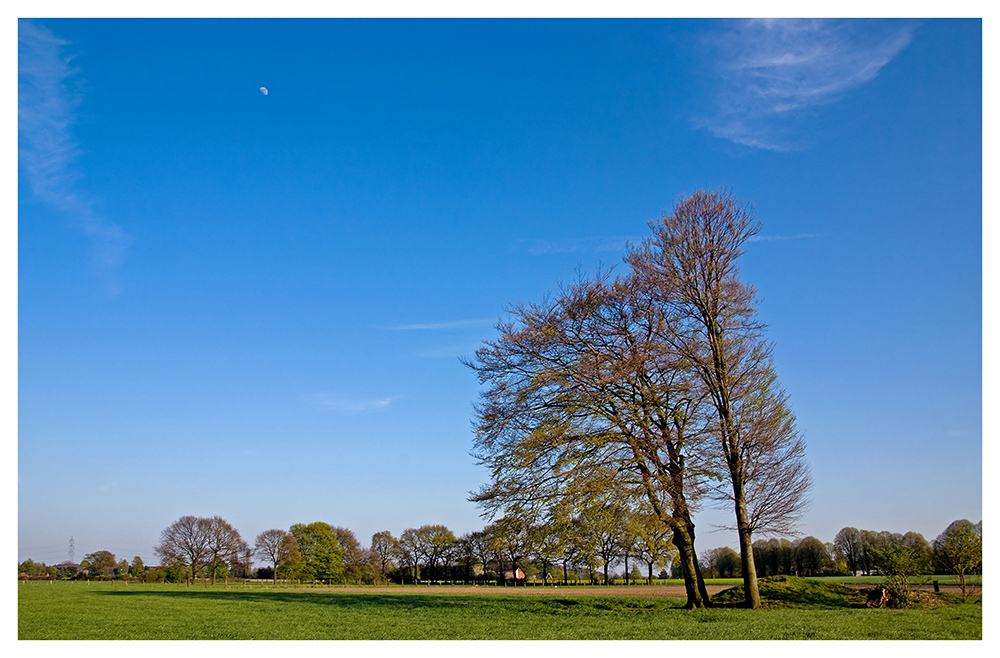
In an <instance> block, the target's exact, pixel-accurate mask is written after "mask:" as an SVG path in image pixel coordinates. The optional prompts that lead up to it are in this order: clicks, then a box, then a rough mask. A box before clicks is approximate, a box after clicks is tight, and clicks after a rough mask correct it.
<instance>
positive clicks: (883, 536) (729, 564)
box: [701, 519, 983, 589]
mask: <svg viewBox="0 0 1000 658" xmlns="http://www.w3.org/2000/svg"><path fill="white" fill-rule="evenodd" d="M754 560H755V562H756V568H757V573H758V574H759V575H761V576H775V575H782V574H784V575H794V576H804V577H809V576H847V575H857V574H865V575H871V574H892V573H893V572H900V571H903V572H906V575H919V574H932V573H937V574H957V575H958V576H959V579H960V584H961V585H962V587H963V589H964V588H965V576H967V575H970V574H981V573H982V570H983V522H982V521H980V522H979V523H972V522H970V521H968V520H966V519H961V520H958V521H955V522H953V523H951V524H950V525H949V526H948V527H947V528H945V530H944V531H943V532H942V533H941V534H940V535H938V536H937V537H936V538H935V539H934V541H933V542H928V541H927V540H926V539H925V538H924V536H923V535H921V534H920V533H919V532H907V533H906V534H900V533H898V532H897V533H894V532H888V531H882V532H875V531H872V530H858V529H857V528H851V527H847V528H844V529H842V530H841V531H840V532H838V533H837V536H836V537H834V539H833V541H832V542H827V543H824V542H822V541H820V540H819V539H817V538H816V537H812V536H809V537H803V538H801V539H797V540H795V541H790V540H788V539H778V538H772V539H768V540H763V539H762V540H758V541H757V542H755V543H754ZM701 566H702V570H703V572H704V574H705V576H706V577H709V578H738V577H739V576H740V556H739V553H737V552H736V551H734V550H733V549H732V548H729V547H728V546H724V547H722V548H716V549H712V550H710V551H705V552H704V553H702V556H701Z"/></svg>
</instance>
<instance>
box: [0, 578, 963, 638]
mask: <svg viewBox="0 0 1000 658" xmlns="http://www.w3.org/2000/svg"><path fill="white" fill-rule="evenodd" d="M482 589H483V591H482V592H470V591H469V590H468V589H464V588H463V589H461V590H456V592H455V593H438V592H434V593H424V592H421V591H420V589H419V588H413V587H405V588H399V589H398V591H386V590H380V591H375V590H373V591H357V590H354V591H350V590H342V591H338V590H336V589H332V590H330V589H292V588H268V589H264V588H261V587H241V586H239V585H231V586H229V587H228V588H227V587H226V586H225V585H222V584H219V585H215V586H207V585H196V586H193V587H190V588H189V587H186V586H185V585H161V584H134V583H133V584H128V585H124V584H122V583H116V584H110V583H107V582H104V583H97V582H94V583H89V584H88V583H85V582H54V583H49V582H30V581H29V582H20V583H19V584H18V622H17V623H18V639H21V640H55V639H75V640H85V639H93V640H194V639H204V640H299V639H301V640H306V639H310V640H673V639H684V640H726V639H737V640H755V639H761V640H786V639H787V640H807V639H817V640H819V639H827V640H911V639H912V640H930V639H982V605H980V604H976V603H968V604H956V605H948V606H942V607H938V608H934V609H929V610H888V609H881V610H872V609H866V608H846V607H841V608H834V607H825V606H824V605H822V604H817V605H811V604H805V605H803V606H802V607H797V608H775V609H768V610H742V609H738V608H713V609H708V610H698V611H688V610H684V609H682V606H683V604H684V601H683V600H682V599H674V598H666V597H649V596H628V595H621V596H615V595H610V594H611V593H613V592H614V589H615V588H610V590H609V595H608V596H603V595H594V594H590V595H584V594H581V593H579V592H576V593H574V589H575V588H568V589H566V590H565V593H563V590H560V592H559V593H558V594H556V593H554V592H550V593H547V594H544V595H542V594H524V593H522V594H507V593H503V591H502V589H499V588H489V589H487V588H482Z"/></svg>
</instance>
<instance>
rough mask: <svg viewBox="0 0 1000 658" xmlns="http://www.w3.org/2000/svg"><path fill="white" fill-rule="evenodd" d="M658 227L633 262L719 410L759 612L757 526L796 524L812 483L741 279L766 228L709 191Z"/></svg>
mask: <svg viewBox="0 0 1000 658" xmlns="http://www.w3.org/2000/svg"><path fill="white" fill-rule="evenodd" d="M650 225H651V228H652V229H653V235H652V236H651V237H650V238H648V239H647V240H645V241H644V242H643V243H642V244H640V245H639V246H638V247H636V248H634V249H632V250H631V251H630V252H629V254H628V256H627V258H626V260H627V262H628V263H629V265H630V266H631V267H632V270H633V272H634V275H635V277H636V280H637V282H638V289H639V290H640V291H641V293H642V294H645V295H648V296H649V297H650V299H651V300H653V301H654V302H656V304H657V305H658V306H659V307H660V308H662V309H663V311H664V312H665V313H666V314H667V315H668V317H670V318H672V319H674V320H675V321H674V322H671V323H670V324H669V325H665V328H666V329H667V332H665V333H663V334H662V337H663V339H664V340H665V341H666V342H668V343H669V344H670V345H671V346H672V347H673V348H674V349H676V350H677V352H678V353H679V354H681V355H682V356H683V357H684V359H685V360H686V361H687V362H688V363H689V364H690V366H691V367H692V368H693V370H694V371H695V372H697V374H698V375H699V378H700V380H701V383H702V385H703V386H704V388H705V390H706V391H707V393H708V395H709V399H710V400H711V403H712V406H713V407H714V411H715V420H716V427H715V434H716V436H717V438H718V447H719V450H718V453H717V454H718V456H719V459H720V461H721V463H722V465H723V466H724V472H727V475H728V481H729V487H730V490H731V493H730V494H729V496H730V498H731V501H732V504H733V508H734V512H735V521H736V524H735V528H736V532H737V535H738V537H739V544H740V558H741V571H742V574H743V585H744V592H745V596H746V605H747V606H748V607H751V608H757V607H760V593H759V590H758V586H757V574H756V570H755V567H754V559H753V532H754V529H755V528H764V527H767V526H771V527H772V528H775V529H777V528H778V526H780V525H781V524H782V523H786V524H788V523H791V522H794V517H795V515H796V514H797V513H799V512H800V511H801V508H802V505H803V504H804V503H805V493H806V491H807V490H808V488H809V475H808V470H807V469H806V468H805V466H804V463H803V461H802V456H803V451H804V445H802V444H801V441H799V438H798V436H797V434H796V433H795V431H794V423H793V421H792V420H791V414H790V412H789V411H788V409H787V405H786V404H785V396H784V394H783V393H782V392H781V391H780V389H778V387H777V385H776V377H774V373H773V365H772V362H771V346H770V344H769V343H767V342H766V341H765V340H764V339H763V331H764V325H763V324H762V323H761V322H760V321H759V320H758V318H757V313H756V304H757V299H756V291H755V290H754V288H753V287H752V286H750V285H749V284H747V283H745V282H744V281H743V280H742V279H741V278H740V272H739V265H738V260H739V257H740V256H741V255H742V254H743V246H744V244H745V243H746V242H747V241H748V240H749V239H751V238H752V237H753V236H755V235H757V234H758V233H759V231H760V225H759V224H758V223H757V222H756V220H755V219H754V212H753V209H752V207H751V206H749V205H748V204H744V203H743V202H741V201H739V200H737V199H735V198H734V197H733V196H732V195H730V194H728V193H725V192H706V191H698V192H695V193H694V194H692V195H691V196H690V197H686V198H681V199H680V200H679V201H678V203H677V204H676V205H675V206H674V208H673V212H671V213H670V214H668V215H665V216H664V217H662V218H661V219H660V220H659V221H655V222H651V224H650ZM781 418H785V419H787V420H788V422H781V420H780V419H781ZM797 442H798V443H797ZM789 485H790V487H791V489H789ZM782 491H786V493H785V495H784V496H782ZM755 504H756V515H755V513H754V507H755Z"/></svg>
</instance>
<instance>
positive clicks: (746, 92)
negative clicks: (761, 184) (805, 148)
mask: <svg viewBox="0 0 1000 658" xmlns="http://www.w3.org/2000/svg"><path fill="white" fill-rule="evenodd" d="M913 29H914V26H913V24H912V23H910V22H901V21H886V20H882V21H869V20H824V19H753V20H747V21H741V22H739V23H737V24H736V25H735V27H734V28H733V29H732V30H728V31H726V32H725V33H722V34H718V33H717V34H713V35H712V36H710V37H709V38H708V39H706V44H705V45H708V46H709V47H712V49H713V50H714V51H715V59H714V62H715V67H714V68H715V71H714V73H715V74H716V77H717V79H718V80H719V82H720V83H721V84H720V85H719V88H718V90H717V92H716V94H715V108H714V110H713V111H712V112H709V113H708V116H706V117H702V118H700V119H697V120H696V122H695V123H696V124H697V125H699V126H700V127H703V128H707V129H709V130H710V131H712V133H714V134H715V135H716V136H718V137H722V138H725V139H729V140H732V141H734V142H736V143H738V144H744V145H747V146H752V147H757V148H764V149H770V150H779V151H780V150H791V149H795V148H797V147H798V144H799V141H800V139H801V137H802V135H801V133H799V132H798V131H797V129H796V126H795V125H794V122H795V120H796V119H797V118H801V117H802V116H803V115H805V114H807V113H808V112H809V111H810V110H814V109H815V108H819V107H821V106H824V105H828V104H830V103H834V102H836V101H837V100H839V99H840V98H842V97H843V95H844V94H845V93H847V92H849V91H850V90H852V89H854V88H856V87H858V86H859V85H862V84H864V83H866V82H868V81H869V80H871V79H872V78H874V77H875V76H876V75H878V72H879V71H880V70H881V69H882V68H883V67H884V66H885V65H886V64H888V63H889V62H890V61H892V59H893V58H894V57H895V56H896V55H898V54H899V53H900V52H901V51H902V50H903V49H904V48H906V46H907V45H909V43H910V40H911V39H912V34H913Z"/></svg>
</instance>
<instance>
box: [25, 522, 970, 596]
mask: <svg viewBox="0 0 1000 658" xmlns="http://www.w3.org/2000/svg"><path fill="white" fill-rule="evenodd" d="M604 511H605V512H608V513H606V514H596V515H593V516H591V517H587V518H585V517H575V518H573V519H571V520H570V521H569V522H568V523H566V524H563V525H560V526H547V527H541V526H532V525H529V524H527V523H522V522H518V521H517V520H515V519H509V518H502V519H500V520H498V521H497V522H495V523H492V524H490V525H488V526H486V527H485V528H484V529H483V530H480V531H476V532H470V533H466V534H464V535H461V536H456V535H455V534H454V533H453V532H452V531H451V530H450V529H448V528H447V527H446V526H444V525H424V526H420V527H419V528H407V529H406V530H404V531H403V532H402V534H401V535H400V536H399V537H395V536H393V535H392V533H390V532H389V531H382V532H377V533H375V534H374V535H373V536H372V538H371V543H370V545H369V546H367V547H365V546H362V545H361V543H360V542H359V541H358V539H357V537H356V536H355V534H354V532H352V531H351V530H349V529H348V528H344V527H340V526H334V525H331V524H328V523H324V522H314V523H309V524H295V525H293V526H292V527H291V528H289V530H287V531H286V530H281V529H271V530H265V531H264V532H262V533H260V534H258V535H257V537H256V538H255V541H254V545H253V546H250V545H249V544H248V543H247V542H245V541H244V540H243V539H242V537H241V536H240V534H239V532H238V531H237V530H236V529H235V528H233V527H232V526H231V525H230V524H229V523H228V522H226V521H225V520H224V519H222V518H221V517H218V516H215V517H211V518H197V517H193V516H185V517H182V518H180V519H178V520H177V521H176V522H174V523H173V524H171V525H170V526H169V527H167V528H166V529H164V530H163V533H162V534H161V537H160V542H159V543H158V544H157V545H156V547H155V551H156V553H157V555H158V556H159V557H160V558H161V560H162V562H161V564H160V565H156V566H148V565H145V564H143V561H142V559H141V558H139V557H138V556H136V557H133V559H132V561H131V562H129V561H128V560H125V559H120V560H119V559H118V558H116V556H115V555H114V554H113V553H111V552H110V551H96V552H94V553H90V554H88V555H87V556H86V557H85V558H84V559H83V560H82V561H81V562H80V564H73V563H69V562H64V563H62V564H58V565H54V566H48V565H46V564H44V563H36V562H33V561H32V560H30V559H29V560H26V561H24V562H22V563H20V564H19V565H18V573H19V575H20V577H22V578H58V579H84V578H100V579H129V580H136V581H141V582H183V581H185V580H187V579H192V578H204V579H211V580H213V581H214V580H218V579H224V578H257V579H273V580H278V579H282V580H297V581H307V582H312V581H321V582H325V583H342V584H358V585H361V584H377V583H387V582H395V583H415V582H426V581H464V582H476V581H478V582H483V581H491V582H493V581H495V582H500V583H509V582H512V583H515V584H516V583H518V582H523V581H524V580H528V579H530V580H541V581H545V582H549V581H551V580H555V581H560V582H579V581H588V582H595V583H596V582H605V583H607V582H610V580H611V579H612V578H614V576H613V569H616V568H620V570H619V571H618V573H619V574H621V576H620V577H621V578H622V579H623V580H624V581H625V582H637V581H645V582H652V580H653V576H654V571H656V570H657V569H658V570H659V571H658V576H659V577H660V578H666V577H670V576H672V577H678V576H679V569H680V567H679V564H678V561H677V550H676V548H675V547H674V546H673V545H672V544H671V542H670V537H669V535H668V533H665V532H663V531H661V530H658V527H659V526H658V524H656V523H655V522H652V521H651V520H650V519H645V518H643V517H641V516H631V515H629V514H627V513H626V512H624V511H622V510H604ZM612 511H613V512H614V513H611V512H612ZM754 559H755V562H756V568H757V572H758V573H759V574H760V575H761V576H774V575H780V574H786V575H795V576H804V577H809V576H829V575H840V576H845V575H860V574H865V575H873V574H879V573H887V574H888V573H890V572H896V571H899V570H900V569H903V570H904V571H905V572H907V573H914V574H919V573H942V574H943V573H954V574H959V575H960V576H961V577H962V578H964V576H965V575H968V574H978V573H982V521H980V522H979V523H976V524H973V523H971V522H969V521H966V520H964V519H963V520H959V521H955V522H954V523H952V524H950V525H949V526H948V527H947V528H946V529H945V530H944V531H943V532H942V533H941V534H940V535H939V536H938V537H937V538H936V539H935V540H934V541H933V542H928V541H927V540H926V539H925V538H924V537H923V536H922V535H921V534H920V533H916V532H907V533H905V534H900V533H891V532H886V531H882V532H874V531H870V530H858V529H857V528H852V527H848V528H844V529H843V530H841V531H840V532H838V533H837V535H836V537H835V538H834V540H833V542H828V543H824V542H822V541H820V540H819V539H817V538H816V537H812V536H809V537H804V538H800V539H796V540H794V541H793V540H789V539H785V538H772V539H767V540H764V539H760V540H758V541H757V542H755V543H754ZM255 561H257V562H258V563H263V564H257V565H255ZM700 566H701V569H702V571H703V573H704V576H705V577H708V578H738V577H740V556H739V553H737V552H736V551H735V550H733V549H732V548H730V547H722V548H716V549H712V550H709V551H705V552H704V553H703V554H702V556H701V559H700Z"/></svg>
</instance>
